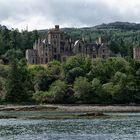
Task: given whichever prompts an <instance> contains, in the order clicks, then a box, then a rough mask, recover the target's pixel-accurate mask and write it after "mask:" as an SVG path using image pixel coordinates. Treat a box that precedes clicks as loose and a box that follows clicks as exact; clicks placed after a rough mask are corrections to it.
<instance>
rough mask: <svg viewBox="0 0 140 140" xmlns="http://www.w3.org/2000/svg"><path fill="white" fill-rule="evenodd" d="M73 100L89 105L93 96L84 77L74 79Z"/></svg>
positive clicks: (90, 87)
mask: <svg viewBox="0 0 140 140" xmlns="http://www.w3.org/2000/svg"><path fill="white" fill-rule="evenodd" d="M74 91H75V94H74V95H75V98H77V100H78V101H82V102H84V103H89V102H90V101H91V99H92V98H93V96H94V93H93V90H92V86H91V83H89V82H88V79H87V78H85V77H79V78H76V80H75V82H74Z"/></svg>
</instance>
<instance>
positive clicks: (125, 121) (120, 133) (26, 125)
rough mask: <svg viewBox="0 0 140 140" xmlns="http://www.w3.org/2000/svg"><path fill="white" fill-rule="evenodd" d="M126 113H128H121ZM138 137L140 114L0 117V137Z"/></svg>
mask: <svg viewBox="0 0 140 140" xmlns="http://www.w3.org/2000/svg"><path fill="white" fill-rule="evenodd" d="M123 115H128V114H123ZM19 139H20V140H27V139H28V140H93V139H94V140H140V114H137V113H136V114H134V113H133V114H129V117H124V118H110V119H74V120H72V119H71V120H45V119H44V120H29V119H8V120H4V119H1V120H0V140H19Z"/></svg>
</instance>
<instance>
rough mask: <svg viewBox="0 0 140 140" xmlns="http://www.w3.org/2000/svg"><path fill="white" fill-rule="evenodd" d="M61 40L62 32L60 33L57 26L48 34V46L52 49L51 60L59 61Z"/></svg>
mask: <svg viewBox="0 0 140 140" xmlns="http://www.w3.org/2000/svg"><path fill="white" fill-rule="evenodd" d="M62 39H63V32H62V31H60V29H59V25H55V28H54V29H51V30H50V31H49V32H48V44H49V45H51V47H52V56H51V57H52V59H54V60H60V53H61V52H60V43H61V40H62Z"/></svg>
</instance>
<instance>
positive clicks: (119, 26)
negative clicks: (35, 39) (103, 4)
mask: <svg viewBox="0 0 140 140" xmlns="http://www.w3.org/2000/svg"><path fill="white" fill-rule="evenodd" d="M103 29H104V30H107V29H109V30H113V29H114V30H115V29H116V30H122V31H138V30H140V24H137V23H129V22H113V23H108V24H105V23H103V24H101V25H96V26H93V27H83V28H61V30H63V31H64V32H67V33H71V32H74V31H81V32H84V31H95V30H103ZM39 33H40V34H44V35H46V34H47V33H48V29H44V30H39Z"/></svg>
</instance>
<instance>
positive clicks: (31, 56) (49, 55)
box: [26, 25, 111, 64]
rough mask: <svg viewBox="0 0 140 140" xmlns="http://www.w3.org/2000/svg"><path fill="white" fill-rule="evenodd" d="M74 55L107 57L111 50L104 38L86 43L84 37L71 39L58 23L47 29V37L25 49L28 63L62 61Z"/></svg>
mask: <svg viewBox="0 0 140 140" xmlns="http://www.w3.org/2000/svg"><path fill="white" fill-rule="evenodd" d="M74 55H81V56H89V57H90V58H97V57H101V58H108V57H110V56H111V51H110V49H109V47H108V43H107V41H106V40H105V39H103V38H101V37H100V38H99V39H98V40H97V41H96V43H88V42H87V41H85V39H79V40H77V41H73V40H72V39H71V38H69V37H68V36H67V35H66V34H65V33H64V32H63V31H61V30H60V29H59V25H56V26H55V28H54V29H51V30H49V32H48V37H47V39H43V40H42V39H38V40H37V41H35V43H34V45H33V49H28V50H26V59H27V63H28V64H47V63H48V62H50V61H52V60H58V61H61V62H64V61H66V59H67V58H68V57H69V56H74Z"/></svg>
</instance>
